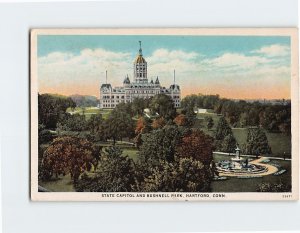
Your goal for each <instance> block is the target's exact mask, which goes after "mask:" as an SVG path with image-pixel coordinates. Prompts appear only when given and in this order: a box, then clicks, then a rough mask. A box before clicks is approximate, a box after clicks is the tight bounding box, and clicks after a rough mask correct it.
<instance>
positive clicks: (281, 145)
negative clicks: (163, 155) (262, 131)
mask: <svg viewBox="0 0 300 233" xmlns="http://www.w3.org/2000/svg"><path fill="white" fill-rule="evenodd" d="M206 116H211V117H212V119H213V121H214V126H213V127H212V129H210V130H208V129H207V127H206V122H205V120H204V119H205V117H206ZM219 119H220V116H219V115H217V114H213V113H198V114H197V120H196V123H195V125H194V127H196V128H200V129H201V130H203V131H204V132H205V133H206V134H208V135H210V136H213V134H214V131H215V129H216V126H217V124H218V122H219ZM232 132H233V135H234V137H235V139H236V140H237V142H238V144H239V145H240V146H242V145H243V144H245V143H246V140H247V129H246V128H232ZM266 135H267V138H268V142H269V145H270V147H271V149H272V155H271V156H274V157H283V153H284V152H285V153H286V157H287V158H290V157H291V136H289V135H285V134H282V133H269V132H266Z"/></svg>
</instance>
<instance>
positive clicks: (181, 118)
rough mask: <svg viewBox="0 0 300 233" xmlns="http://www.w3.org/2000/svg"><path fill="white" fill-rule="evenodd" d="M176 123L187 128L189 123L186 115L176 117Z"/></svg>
mask: <svg viewBox="0 0 300 233" xmlns="http://www.w3.org/2000/svg"><path fill="white" fill-rule="evenodd" d="M174 123H175V124H176V125H178V126H185V125H186V123H187V120H186V117H185V115H184V114H179V115H178V116H177V117H175V119H174Z"/></svg>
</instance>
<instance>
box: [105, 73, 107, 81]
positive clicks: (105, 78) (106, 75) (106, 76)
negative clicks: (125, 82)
mask: <svg viewBox="0 0 300 233" xmlns="http://www.w3.org/2000/svg"><path fill="white" fill-rule="evenodd" d="M105 84H107V70H106V71H105Z"/></svg>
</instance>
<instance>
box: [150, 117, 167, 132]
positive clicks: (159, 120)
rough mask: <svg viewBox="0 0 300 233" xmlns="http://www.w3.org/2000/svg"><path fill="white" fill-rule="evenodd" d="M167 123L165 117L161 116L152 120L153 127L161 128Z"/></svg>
mask: <svg viewBox="0 0 300 233" xmlns="http://www.w3.org/2000/svg"><path fill="white" fill-rule="evenodd" d="M166 124H167V122H166V121H165V119H164V118H163V117H159V118H157V119H155V120H154V121H153V122H152V125H151V126H152V128H153V129H161V128H163V127H164V126H165V125H166Z"/></svg>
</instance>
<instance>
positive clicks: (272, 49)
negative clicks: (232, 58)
mask: <svg viewBox="0 0 300 233" xmlns="http://www.w3.org/2000/svg"><path fill="white" fill-rule="evenodd" d="M251 53H256V54H259V55H264V56H267V57H280V56H287V55H289V54H290V47H289V46H286V45H281V44H273V45H269V46H264V47H261V48H260V49H258V50H253V51H251Z"/></svg>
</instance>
